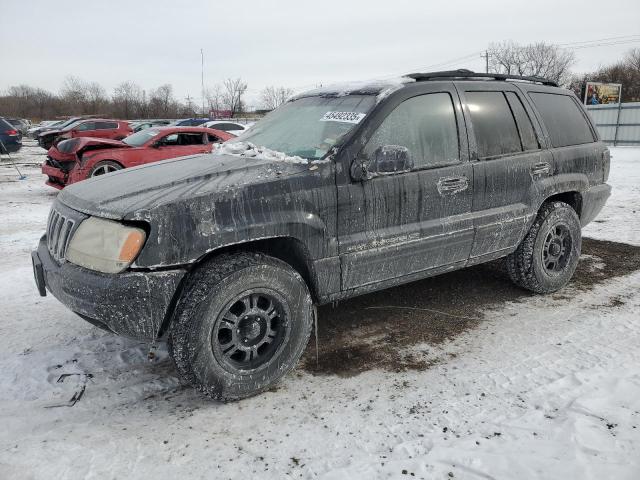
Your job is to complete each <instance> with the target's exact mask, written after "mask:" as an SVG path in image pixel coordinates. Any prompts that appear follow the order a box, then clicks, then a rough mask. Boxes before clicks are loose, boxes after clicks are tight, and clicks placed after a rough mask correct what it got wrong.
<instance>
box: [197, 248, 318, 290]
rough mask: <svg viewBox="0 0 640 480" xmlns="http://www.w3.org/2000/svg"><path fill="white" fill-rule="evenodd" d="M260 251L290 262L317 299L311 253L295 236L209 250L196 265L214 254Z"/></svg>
mask: <svg viewBox="0 0 640 480" xmlns="http://www.w3.org/2000/svg"><path fill="white" fill-rule="evenodd" d="M240 251H242V252H260V253H264V254H266V255H270V256H272V257H275V258H277V259H279V260H282V261H283V262H285V263H288V264H289V265H290V266H291V268H293V269H294V270H295V271H296V272H298V273H299V274H300V275H301V276H302V278H303V279H304V281H305V282H306V284H307V287H308V288H309V292H310V293H311V297H312V298H313V299H314V300H317V297H316V282H315V280H314V279H315V275H314V272H313V266H312V265H311V262H310V258H311V256H310V254H309V250H307V247H306V246H305V245H304V243H302V242H301V241H300V240H297V239H295V238H293V237H274V238H265V239H260V240H253V241H250V242H244V243H238V244H235V245H230V246H228V247H221V248H219V249H216V250H214V251H212V252H209V253H208V254H207V255H206V256H204V257H202V258H201V259H199V260H198V262H197V264H196V265H199V264H201V263H202V262H203V261H204V260H207V259H209V258H211V257H213V256H217V255H220V254H221V253H230V252H231V253H232V252H240Z"/></svg>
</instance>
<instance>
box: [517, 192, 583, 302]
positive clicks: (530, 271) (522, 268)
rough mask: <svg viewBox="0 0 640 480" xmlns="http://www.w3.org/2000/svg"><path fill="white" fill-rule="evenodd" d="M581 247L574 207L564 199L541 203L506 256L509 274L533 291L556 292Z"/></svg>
mask: <svg viewBox="0 0 640 480" xmlns="http://www.w3.org/2000/svg"><path fill="white" fill-rule="evenodd" d="M581 248H582V231H581V226H580V219H579V218H578V214H577V213H576V211H575V210H574V209H573V208H571V206H570V205H568V204H566V203H564V202H550V203H545V204H543V206H542V208H541V209H540V211H539V212H538V216H537V217H536V220H535V221H534V222H533V225H532V226H531V228H530V229H529V232H528V233H527V235H526V236H525V237H524V240H523V241H522V243H521V244H520V245H519V246H518V248H517V249H516V251H515V252H513V253H512V254H510V255H509V256H508V257H507V258H506V264H507V271H508V273H509V277H511V280H512V281H513V282H514V283H515V284H516V285H518V286H520V287H522V288H525V289H527V290H531V291H532V292H535V293H552V292H556V291H558V290H560V289H561V288H562V287H564V286H565V285H566V284H567V283H568V282H569V281H570V280H571V277H572V276H573V273H574V272H575V270H576V267H577V266H578V259H579V258H580V251H581Z"/></svg>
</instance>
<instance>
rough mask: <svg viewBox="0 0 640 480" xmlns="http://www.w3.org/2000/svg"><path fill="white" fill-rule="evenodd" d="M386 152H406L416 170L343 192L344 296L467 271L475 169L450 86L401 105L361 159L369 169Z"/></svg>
mask: <svg viewBox="0 0 640 480" xmlns="http://www.w3.org/2000/svg"><path fill="white" fill-rule="evenodd" d="M434 88H435V87H434ZM385 146H401V147H406V148H407V149H408V150H409V152H410V153H411V157H412V163H413V167H412V169H411V170H409V171H398V172H393V173H384V174H376V173H375V172H373V173H372V174H370V175H368V177H369V178H365V179H363V180H362V181H360V182H352V184H351V185H349V186H347V187H346V188H339V193H338V197H339V207H338V209H339V220H338V223H339V229H340V230H341V232H340V233H341V234H340V237H339V243H340V254H341V262H342V288H343V290H349V289H354V288H359V287H367V286H368V287H370V289H372V290H373V289H376V288H378V287H380V288H381V287H384V286H387V285H391V284H396V283H402V282H404V281H410V280H413V279H418V278H422V277H424V276H427V275H429V274H430V273H435V271H445V270H448V269H453V268H457V267H460V266H463V265H464V264H465V263H466V261H467V260H468V258H469V253H470V251H471V247H472V245H473V238H474V229H473V221H472V218H471V210H472V200H473V168H472V165H471V163H470V162H469V159H468V148H467V142H466V131H465V127H464V120H463V118H462V115H461V107H460V101H459V99H458V95H457V92H456V91H455V88H454V87H453V85H452V84H451V85H449V86H445V87H442V86H441V87H438V88H437V89H436V90H434V91H431V92H428V93H423V94H419V95H415V96H413V97H410V98H407V99H405V100H404V101H402V102H401V103H399V104H398V105H397V106H396V107H395V108H394V109H393V110H392V111H391V112H390V113H389V114H388V115H387V116H386V118H384V120H383V121H382V122H381V123H380V124H379V125H378V126H377V129H376V130H375V132H374V133H373V134H372V136H371V137H370V138H369V139H368V140H367V142H366V144H365V145H364V147H363V148H362V150H361V152H360V154H359V160H360V161H362V162H364V164H365V165H371V161H372V156H374V155H375V152H376V150H377V149H380V148H382V147H385ZM356 161H358V160H356ZM345 202H349V205H345ZM340 212H342V214H341V213H340ZM349 217H352V218H349ZM376 284H380V285H377V286H376ZM385 284H386V285H385Z"/></svg>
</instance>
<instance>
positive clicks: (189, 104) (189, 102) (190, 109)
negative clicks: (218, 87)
mask: <svg viewBox="0 0 640 480" xmlns="http://www.w3.org/2000/svg"><path fill="white" fill-rule="evenodd" d="M184 99H185V100H186V101H187V109H189V115H191V112H193V105H192V102H191V95H189V94H188V93H187V96H186V97H184Z"/></svg>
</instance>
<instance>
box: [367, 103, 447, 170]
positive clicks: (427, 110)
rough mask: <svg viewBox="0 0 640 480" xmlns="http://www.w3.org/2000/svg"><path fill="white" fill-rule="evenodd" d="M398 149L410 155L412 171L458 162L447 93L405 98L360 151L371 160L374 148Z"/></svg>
mask: <svg viewBox="0 0 640 480" xmlns="http://www.w3.org/2000/svg"><path fill="white" fill-rule="evenodd" d="M385 145H400V146H403V147H407V148H408V149H409V151H410V152H411V155H412V158H413V162H414V166H415V168H422V167H432V166H437V165H439V164H440V165H441V164H444V163H451V162H454V161H457V160H459V147H458V127H457V125H456V116H455V112H454V110H453V102H452V100H451V96H450V95H449V94H448V93H430V94H427V95H420V96H418V97H413V98H409V99H408V100H405V101H404V102H402V103H401V104H400V105H398V106H397V107H396V108H395V110H393V111H392V112H391V113H390V114H389V115H388V116H387V118H385V119H384V121H383V122H382V124H381V125H380V126H379V127H378V130H376V132H375V133H374V134H373V136H372V137H371V138H370V139H369V142H368V143H367V145H366V146H365V147H364V151H363V153H364V155H365V157H366V158H373V153H374V152H375V151H376V149H377V148H378V147H383V146H385Z"/></svg>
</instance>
